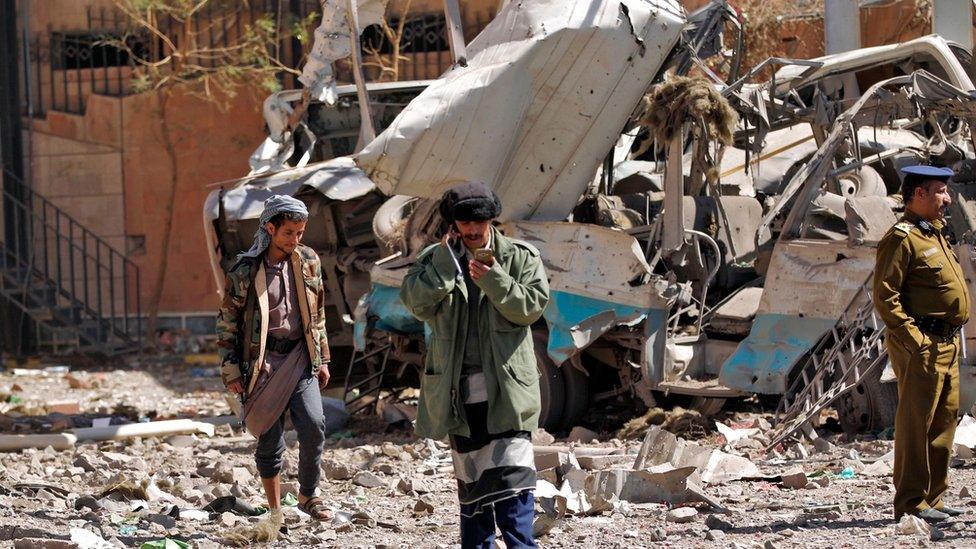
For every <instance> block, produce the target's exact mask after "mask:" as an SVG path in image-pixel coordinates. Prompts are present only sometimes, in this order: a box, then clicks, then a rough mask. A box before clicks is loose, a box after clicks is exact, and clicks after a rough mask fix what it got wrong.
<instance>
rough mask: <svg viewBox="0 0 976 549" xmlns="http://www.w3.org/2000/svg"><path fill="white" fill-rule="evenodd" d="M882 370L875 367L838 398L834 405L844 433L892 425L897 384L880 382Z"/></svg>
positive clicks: (862, 431) (896, 403)
mask: <svg viewBox="0 0 976 549" xmlns="http://www.w3.org/2000/svg"><path fill="white" fill-rule="evenodd" d="M881 373H882V369H881V368H875V371H874V372H872V373H871V374H870V375H869V376H867V377H866V378H864V379H863V380H861V383H859V384H857V386H855V387H854V388H853V389H852V390H850V391H849V392H847V393H845V394H844V395H842V396H841V397H840V398H839V399H838V400H837V404H836V405H835V407H836V408H837V415H838V416H839V417H840V426H841V429H843V431H844V432H845V433H847V434H849V435H850V434H854V433H864V432H877V431H882V430H884V429H887V428H889V427H892V426H894V424H895V411H896V410H897V409H898V384H897V383H881Z"/></svg>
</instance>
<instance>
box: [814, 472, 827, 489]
mask: <svg viewBox="0 0 976 549" xmlns="http://www.w3.org/2000/svg"><path fill="white" fill-rule="evenodd" d="M813 484H816V485H817V486H819V487H821V488H826V487H828V486H830V477H828V476H827V475H820V476H819V477H816V478H815V479H813Z"/></svg>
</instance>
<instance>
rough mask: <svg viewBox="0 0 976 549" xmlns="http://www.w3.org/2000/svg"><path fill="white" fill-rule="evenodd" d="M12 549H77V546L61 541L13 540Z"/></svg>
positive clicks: (42, 539) (71, 542)
mask: <svg viewBox="0 0 976 549" xmlns="http://www.w3.org/2000/svg"><path fill="white" fill-rule="evenodd" d="M14 549H78V544H77V543H75V542H73V541H67V540H63V539H50V538H21V539H18V540H14Z"/></svg>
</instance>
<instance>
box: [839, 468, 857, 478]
mask: <svg viewBox="0 0 976 549" xmlns="http://www.w3.org/2000/svg"><path fill="white" fill-rule="evenodd" d="M837 476H838V477H840V478H842V479H844V480H851V479H852V478H854V477H855V476H857V473H855V472H854V469H853V468H851V467H844V470H843V471H841V472H840V474H839V475H837Z"/></svg>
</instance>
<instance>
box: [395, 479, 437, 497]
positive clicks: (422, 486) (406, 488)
mask: <svg viewBox="0 0 976 549" xmlns="http://www.w3.org/2000/svg"><path fill="white" fill-rule="evenodd" d="M397 490H399V491H400V492H401V493H403V494H409V493H411V492H416V493H418V494H426V493H428V492H430V487H429V486H427V483H426V482H424V481H423V480H421V479H418V478H401V479H400V482H398V483H397Z"/></svg>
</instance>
